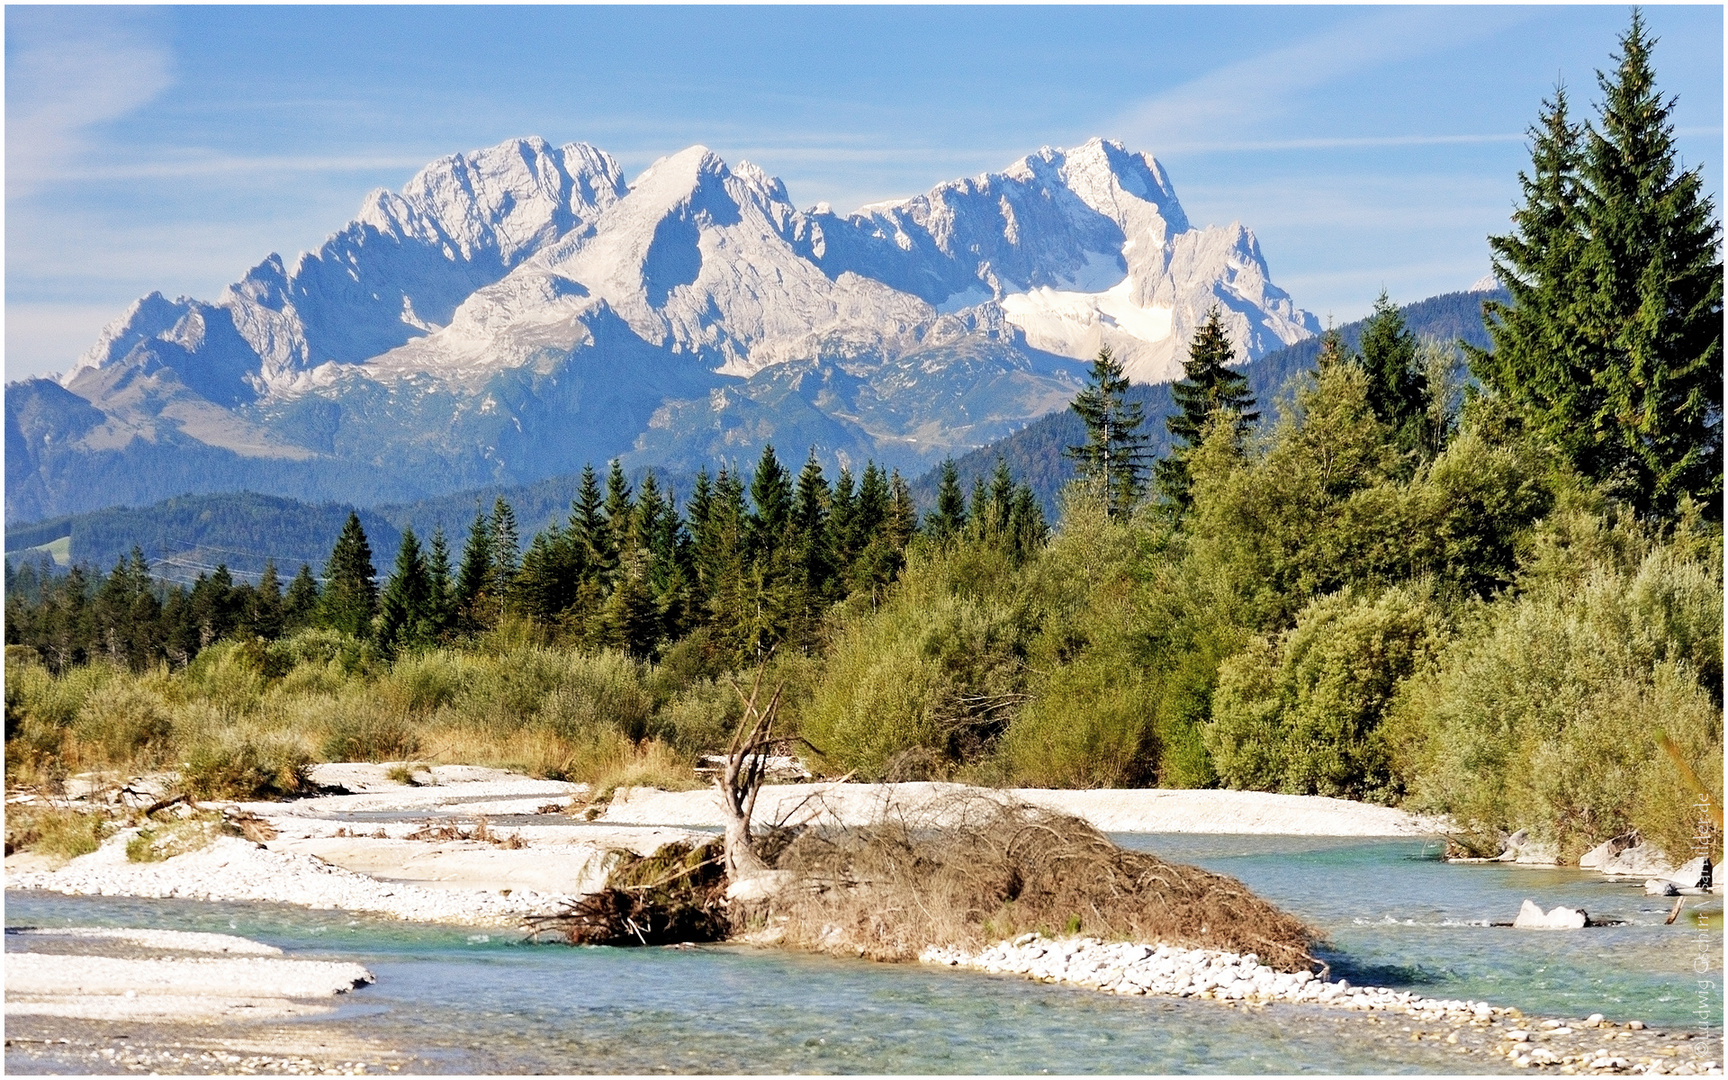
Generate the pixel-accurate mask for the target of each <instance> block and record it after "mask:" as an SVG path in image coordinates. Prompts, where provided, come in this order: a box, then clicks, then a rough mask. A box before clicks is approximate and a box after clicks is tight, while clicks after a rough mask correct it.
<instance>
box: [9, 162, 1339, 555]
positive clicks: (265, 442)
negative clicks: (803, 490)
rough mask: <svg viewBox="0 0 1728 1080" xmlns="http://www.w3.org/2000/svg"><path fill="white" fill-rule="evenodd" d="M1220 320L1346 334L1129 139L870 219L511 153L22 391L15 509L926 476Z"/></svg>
mask: <svg viewBox="0 0 1728 1080" xmlns="http://www.w3.org/2000/svg"><path fill="white" fill-rule="evenodd" d="M1214 304H1216V305H1218V306H1220V308H1221V309H1222V310H1223V311H1224V312H1225V316H1226V322H1227V324H1228V326H1229V328H1230V332H1231V334H1232V337H1233V338H1234V339H1235V340H1236V341H1237V343H1238V347H1239V350H1240V351H1241V352H1242V353H1243V355H1244V357H1245V358H1249V359H1251V358H1253V357H1256V356H1259V355H1261V354H1263V353H1265V352H1267V351H1269V350H1270V349H1272V348H1276V347H1280V346H1282V345H1286V344H1289V343H1291V342H1294V341H1297V340H1301V339H1302V338H1304V337H1306V336H1308V335H1310V334H1312V333H1313V332H1315V331H1316V330H1317V329H1318V325H1317V323H1316V322H1315V320H1314V318H1313V316H1311V315H1309V314H1307V313H1306V312H1303V311H1301V310H1300V309H1298V308H1296V307H1295V306H1294V304H1293V303H1292V302H1291V301H1290V298H1289V297H1288V295H1286V294H1285V293H1284V292H1283V291H1282V290H1279V289H1278V288H1276V286H1274V285H1272V284H1271V282H1270V274H1269V272H1268V270H1267V268H1266V263H1265V259H1264V257H1263V256H1262V254H1261V252H1260V250H1259V247H1258V244H1257V242H1256V241H1255V239H1254V236H1253V234H1252V233H1251V232H1250V231H1248V230H1247V229H1245V228H1243V227H1242V226H1240V225H1236V224H1233V225H1231V226H1228V227H1224V228H1205V229H1197V228H1195V227H1193V226H1192V225H1191V224H1190V223H1189V221H1188V218H1187V216H1186V214H1185V213H1184V212H1183V211H1182V208H1181V205H1180V203H1179V202H1178V201H1177V199H1176V195H1175V192H1174V189H1173V187H1172V186H1171V184H1170V181H1169V179H1168V177H1167V175H1166V174H1165V172H1164V170H1163V168H1162V166H1160V165H1159V163H1158V162H1157V161H1156V160H1155V159H1153V158H1151V157H1150V156H1149V155H1145V154H1136V153H1132V152H1130V151H1128V150H1127V149H1125V148H1124V147H1122V146H1121V145H1120V144H1118V143H1114V142H1107V141H1103V140H1098V139H1094V140H1092V141H1091V142H1088V143H1086V144H1084V145H1083V146H1081V147H1078V148H1075V149H1073V150H1070V151H1060V150H1051V149H1048V148H1047V149H1044V150H1041V151H1039V152H1038V153H1036V154H1033V155H1029V156H1027V157H1025V158H1023V159H1021V160H1020V161H1018V162H1016V163H1015V164H1013V165H1012V166H1010V167H1009V168H1008V169H1006V170H1004V171H1002V172H1000V173H990V174H985V175H982V176H978V177H972V178H968V179H963V180H957V181H952V182H949V183H945V184H940V185H938V186H937V187H935V188H933V189H932V190H931V191H930V192H928V193H926V194H924V195H920V196H917V197H915V198H913V199H908V200H902V201H898V202H892V203H884V204H877V205H874V206H869V207H865V208H863V209H861V210H860V211H858V212H857V213H854V214H850V215H844V216H842V215H839V214H835V213H834V212H833V211H832V210H829V209H827V208H825V207H817V208H814V209H810V210H799V209H797V208H796V207H794V206H793V204H792V203H791V202H790V200H789V199H788V197H787V193H786V189H785V186H784V185H783V184H782V183H781V182H780V181H779V180H777V179H775V178H773V177H771V176H769V175H768V174H767V173H765V172H763V171H762V170H761V169H759V168H757V167H756V166H754V165H751V164H749V163H747V162H740V163H738V164H737V165H736V166H729V165H728V164H727V163H726V162H724V161H722V160H721V159H720V158H719V157H718V156H716V155H715V154H713V153H712V152H711V151H708V150H707V149H705V148H703V147H699V146H698V147H691V148H689V149H687V150H684V151H681V152H679V153H677V154H673V155H670V156H668V157H666V158H662V159H660V160H659V161H657V162H655V163H654V164H653V165H652V166H650V167H649V168H648V169H647V170H645V171H644V172H643V173H642V174H641V175H640V176H638V177H636V178H635V179H634V180H632V181H630V182H629V183H626V182H625V180H624V177H623V173H622V170H621V169H620V167H619V166H618V164H617V162H616V161H615V160H613V159H612V158H611V157H610V156H608V155H607V154H605V153H604V152H603V151H600V150H598V149H596V148H594V147H592V146H588V145H586V144H582V143H573V144H570V145H567V146H562V147H554V146H552V145H551V144H549V143H547V142H546V141H545V140H543V139H537V138H534V139H520V140H512V141H509V142H506V143H502V144H500V145H498V146H495V147H491V148H489V149H486V150H481V151H477V152H475V153H472V154H466V155H453V156H451V157H447V158H442V159H440V160H439V161H436V162H433V163H432V164H430V165H428V166H427V167H426V168H425V169H423V170H422V171H421V172H420V173H419V174H418V175H416V176H415V177H414V178H413V179H412V180H411V181H410V182H409V183H408V184H407V185H406V186H405V187H404V188H403V190H402V191H401V192H400V193H391V192H387V191H376V192H373V193H372V194H371V195H369V196H367V198H366V200H365V202H364V203H363V205H362V207H361V211H360V213H359V214H358V215H357V216H356V218H355V219H354V220H353V221H352V222H350V223H349V224H348V225H347V226H346V227H344V228H343V229H342V230H341V231H339V232H337V233H335V234H333V235H332V236H331V237H330V238H329V239H328V240H327V241H326V242H325V243H324V244H323V245H322V246H321V247H320V248H319V249H318V250H317V251H314V252H311V253H307V254H303V255H301V256H300V257H299V258H297V259H295V260H293V261H292V262H289V261H286V260H283V259H281V258H280V257H279V256H275V255H272V256H270V257H269V258H267V259H266V260H264V261H263V262H262V263H260V264H259V265H258V266H257V267H254V268H253V269H252V270H251V271H249V272H248V273H247V274H246V275H245V276H244V277H243V278H242V279H241V280H240V281H239V282H237V283H235V284H234V285H232V286H230V287H229V288H228V289H226V290H225V291H224V292H223V294H222V295H221V296H220V297H218V298H217V299H216V300H214V301H210V302H205V301H200V300H194V299H190V298H181V299H178V300H172V301H170V300H168V299H166V298H164V297H163V296H161V295H160V294H155V293H153V294H151V295H150V296H147V297H144V298H143V299H141V300H139V301H138V302H137V303H136V304H134V305H133V307H132V308H131V309H130V310H129V311H128V312H127V313H126V314H125V315H124V316H122V317H121V318H119V319H117V320H116V321H115V322H114V323H113V324H111V325H110V326H109V327H108V328H107V329H106V330H105V331H104V332H103V334H102V336H101V337H100V339H99V340H98V341H97V342H96V344H95V345H93V346H92V347H91V349H90V350H89V351H88V352H86V353H85V355H84V356H83V357H81V358H80V359H79V361H78V362H77V363H76V364H75V365H74V366H73V367H72V368H71V369H70V370H69V371H68V372H67V373H66V375H65V376H63V377H62V378H61V379H60V380H59V381H58V382H57V383H55V382H50V381H48V380H30V381H27V382H24V383H18V384H13V385H12V386H11V387H9V388H8V393H7V402H6V405H7V407H6V424H7V430H6V438H7V518H8V520H14V521H15V520H20V519H28V518H32V517H44V516H49V515H52V514H59V513H69V512H74V511H76V510H80V509H88V508H92V507H96V506H105V505H115V504H122V503H133V504H136V503H142V502H149V501H153V500H155V499H157V498H162V497H166V496H170V495H175V494H180V493H182V492H185V491H198V490H205V491H211V490H223V489H229V490H232V489H239V488H250V489H253V490H259V491H265V492H269V493H272V494H279V495H288V496H294V497H299V498H320V499H323V498H337V499H343V500H348V501H360V502H378V501H384V500H389V499H409V498H418V497H423V496H426V495H429V494H437V493H439V492H442V491H451V490H458V489H461V488H463V487H470V486H475V485H479V484H485V483H494V482H503V481H509V482H525V481H531V480H534V479H537V478H539V477H542V476H551V475H556V474H558V473H561V472H565V471H569V470H570V469H572V468H577V467H579V466H580V464H581V463H582V462H584V461H588V460H604V459H606V458H609V457H612V456H620V455H621V456H623V457H624V458H625V459H626V462H627V463H628V464H630V465H633V466H637V465H654V466H660V467H666V468H671V469H679V470H685V469H694V468H696V467H700V466H702V465H708V466H710V467H712V466H713V465H714V464H717V463H721V462H725V461H728V460H733V459H736V458H739V457H754V455H755V453H756V451H757V450H758V449H759V448H760V445H761V443H762V442H764V441H768V440H773V441H775V442H777V443H778V444H779V445H780V446H781V447H782V448H783V450H784V451H785V452H786V453H787V455H788V456H801V455H802V453H803V451H804V450H805V448H807V447H814V448H816V450H817V452H818V454H819V455H820V456H821V457H822V458H823V459H824V460H825V461H826V462H828V463H829V464H831V465H839V464H857V463H861V462H862V460H863V459H864V458H866V457H874V458H876V459H877V460H882V461H887V462H889V463H894V464H900V465H904V466H906V467H908V468H913V469H918V470H921V469H922V468H923V467H926V466H927V465H928V464H929V463H930V462H932V461H934V460H938V459H940V458H941V457H942V456H944V455H946V454H949V453H954V452H964V451H965V450H967V449H970V448H972V447H976V446H980V445H983V444H985V443H988V442H990V441H992V440H994V439H996V438H1000V437H1001V436H1003V435H1005V434H1007V433H1008V432H1010V431H1012V430H1014V429H1015V428H1017V427H1019V426H1020V425H1023V424H1024V423H1026V422H1027V421H1029V420H1031V419H1033V418H1035V417H1037V416H1040V415H1043V414H1044V413H1047V412H1049V411H1051V410H1052V409H1055V408H1059V407H1061V406H1062V405H1064V404H1066V402H1067V401H1068V400H1069V399H1070V398H1071V397H1072V396H1073V393H1074V391H1075V390H1076V389H1077V388H1078V386H1079V385H1080V382H1081V380H1082V378H1083V374H1084V361H1085V360H1087V359H1089V358H1090V357H1091V356H1092V355H1093V354H1095V352H1096V351H1097V349H1098V347H1099V346H1100V345H1104V344H1108V345H1110V346H1111V347H1112V348H1113V349H1115V350H1116V351H1117V352H1118V354H1119V355H1121V356H1123V357H1124V359H1125V360H1126V362H1127V364H1128V367H1129V371H1130V373H1131V374H1132V375H1133V376H1134V377H1135V378H1136V379H1138V380H1139V381H1142V382H1158V381H1165V380H1168V379H1169V378H1172V377H1174V376H1176V375H1179V374H1180V363H1179V359H1178V357H1179V355H1180V352H1181V348H1182V346H1183V345H1184V344H1185V342H1186V340H1187V338H1188V336H1189V335H1190V334H1191V332H1192V329H1193V327H1194V326H1195V325H1196V324H1197V323H1198V321H1199V320H1200V319H1201V318H1203V317H1204V314H1205V311H1206V310H1207V309H1208V308H1209V307H1211V306H1213V305H1214Z"/></svg>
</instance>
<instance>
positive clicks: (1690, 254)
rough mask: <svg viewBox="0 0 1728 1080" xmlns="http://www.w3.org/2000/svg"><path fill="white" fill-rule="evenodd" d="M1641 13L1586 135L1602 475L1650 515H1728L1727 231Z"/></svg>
mask: <svg viewBox="0 0 1728 1080" xmlns="http://www.w3.org/2000/svg"><path fill="white" fill-rule="evenodd" d="M1654 44H1655V40H1654V39H1653V38H1652V37H1650V35H1649V33H1648V30H1647V29H1646V27H1645V26H1644V19H1643V15H1642V14H1641V13H1640V12H1639V11H1638V10H1637V9H1636V8H1635V9H1633V12H1632V24H1631V26H1630V27H1629V28H1628V29H1627V31H1626V33H1625V34H1624V35H1622V36H1621V38H1620V52H1619V55H1618V56H1617V57H1615V61H1616V63H1615V67H1614V70H1613V71H1612V72H1609V73H1603V72H1598V73H1597V82H1598V84H1599V85H1600V87H1601V90H1602V101H1601V104H1600V105H1599V106H1598V108H1597V123H1592V124H1587V125H1586V126H1585V130H1584V147H1583V153H1582V155H1581V160H1580V166H1579V175H1580V179H1581V180H1582V184H1581V192H1580V199H1579V217H1580V218H1581V220H1582V224H1583V232H1584V236H1585V237H1586V238H1587V239H1586V241H1585V243H1584V245H1583V250H1582V252H1581V255H1580V265H1579V272H1580V276H1581V278H1582V285H1583V289H1584V294H1583V296H1582V298H1581V303H1580V305H1579V320H1580V323H1581V327H1580V329H1581V331H1582V336H1583V338H1584V342H1585V345H1586V347H1587V348H1588V349H1589V350H1590V352H1591V353H1593V354H1595V358H1596V359H1597V361H1598V362H1597V364H1596V366H1595V367H1594V371H1595V372H1596V386H1597V388H1598V394H1597V395H1596V397H1597V400H1596V401H1595V402H1594V403H1593V404H1595V406H1596V409H1597V412H1596V415H1595V416H1594V417H1592V419H1593V421H1594V424H1593V428H1594V431H1595V434H1596V439H1597V447H1596V449H1597V455H1596V457H1597V460H1596V461H1595V462H1594V469H1593V474H1594V475H1595V476H1596V477H1597V478H1598V479H1599V480H1600V481H1602V482H1603V483H1605V484H1606V485H1607V486H1608V488H1609V489H1610V490H1611V491H1613V492H1615V493H1616V494H1619V495H1621V496H1622V497H1623V498H1625V499H1626V500H1627V501H1629V502H1631V503H1632V504H1633V505H1634V506H1635V507H1636V508H1637V509H1638V510H1639V511H1641V512H1644V513H1656V514H1670V513H1672V512H1673V511H1674V509H1675V506H1676V503H1677V502H1678V501H1679V500H1680V499H1681V497H1682V496H1687V495H1690V496H1692V497H1693V498H1695V499H1698V500H1701V501H1702V502H1703V503H1704V504H1705V506H1706V507H1709V508H1710V509H1711V511H1712V512H1714V513H1718V514H1719V513H1720V500H1719V498H1718V497H1719V496H1720V495H1721V493H1722V260H1721V249H1720V247H1719V241H1720V238H1721V231H1722V230H1721V226H1720V224H1719V222H1717V220H1716V218H1715V207H1714V205H1713V204H1712V202H1711V200H1710V198H1709V196H1708V195H1707V194H1706V193H1705V190H1704V180H1703V174H1702V171H1701V169H1700V168H1699V167H1694V168H1692V169H1689V170H1684V171H1682V170H1681V169H1680V168H1679V164H1678V160H1677V159H1678V151H1677V148H1676V147H1675V144H1674V124H1673V120H1672V117H1673V112H1674V106H1675V103H1676V99H1674V98H1667V99H1664V98H1663V96H1662V95H1661V94H1660V93H1659V92H1658V91H1657V89H1656V74H1655V70H1654V69H1653V67H1652V66H1651V62H1650V50H1651V47H1652V46H1653V45H1654Z"/></svg>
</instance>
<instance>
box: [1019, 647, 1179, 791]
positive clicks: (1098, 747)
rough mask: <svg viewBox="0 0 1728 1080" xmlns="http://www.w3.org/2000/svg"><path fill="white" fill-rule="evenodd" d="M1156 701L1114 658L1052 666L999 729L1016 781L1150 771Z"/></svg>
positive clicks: (1075, 784) (1066, 783) (1101, 783)
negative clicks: (1028, 699) (1003, 732)
mask: <svg viewBox="0 0 1728 1080" xmlns="http://www.w3.org/2000/svg"><path fill="white" fill-rule="evenodd" d="M1155 715H1156V701H1155V700H1153V699H1152V697H1151V695H1149V694H1148V693H1147V687H1146V685H1145V679H1144V677H1143V676H1142V675H1141V673H1140V672H1139V671H1137V670H1135V669H1134V668H1132V667H1125V666H1122V665H1120V664H1118V663H1115V662H1113V658H1109V657H1103V656H1097V655H1088V656H1086V657H1084V658H1082V659H1080V660H1078V661H1076V662H1074V663H1071V664H1066V665H1063V666H1062V667H1060V668H1057V669H1056V670H1055V671H1053V672H1052V673H1051V675H1050V678H1049V679H1048V680H1047V681H1046V682H1045V683H1044V684H1043V685H1042V686H1041V687H1040V688H1039V693H1038V695H1037V696H1036V697H1034V698H1033V699H1032V701H1031V702H1029V703H1028V704H1027V705H1026V707H1025V708H1023V709H1022V710H1021V711H1020V714H1019V715H1018V716H1016V717H1015V718H1014V720H1013V722H1012V723H1011V724H1009V726H1008V731H1007V734H1006V735H1005V736H1004V737H1003V744H1002V754H1003V757H1004V758H1005V760H1006V763H1007V766H1008V770H1009V773H1010V775H1012V777H1013V779H1014V782H1015V783H1017V784H1021V785H1024V786H1029V787H1052V788H1093V787H1133V786H1137V785H1140V784H1144V783H1146V782H1147V781H1149V780H1150V779H1151V778H1152V775H1153V769H1154V761H1155V757H1154V740H1153V722H1154V718H1155Z"/></svg>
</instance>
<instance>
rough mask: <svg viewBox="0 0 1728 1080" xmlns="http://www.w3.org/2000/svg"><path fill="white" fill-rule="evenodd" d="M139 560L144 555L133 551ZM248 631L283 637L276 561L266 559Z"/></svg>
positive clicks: (268, 637) (254, 594) (249, 611)
mask: <svg viewBox="0 0 1728 1080" xmlns="http://www.w3.org/2000/svg"><path fill="white" fill-rule="evenodd" d="M133 550H134V552H135V553H136V555H137V557H138V558H139V559H142V558H143V555H144V553H143V552H142V551H138V550H137V549H136V548H134V549H133ZM246 631H247V633H250V634H255V635H257V636H258V637H261V638H264V639H265V640H266V641H271V640H274V639H276V638H279V637H281V636H282V579H281V578H280V577H278V576H277V574H276V560H275V559H265V560H264V570H263V572H262V573H260V574H259V575H258V587H257V588H256V589H254V590H253V592H252V598H251V603H250V604H249V606H248V609H247V612H246Z"/></svg>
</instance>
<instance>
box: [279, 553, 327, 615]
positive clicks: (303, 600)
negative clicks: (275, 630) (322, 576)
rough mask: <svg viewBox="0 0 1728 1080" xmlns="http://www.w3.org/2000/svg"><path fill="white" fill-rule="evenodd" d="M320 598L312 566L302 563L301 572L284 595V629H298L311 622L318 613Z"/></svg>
mask: <svg viewBox="0 0 1728 1080" xmlns="http://www.w3.org/2000/svg"><path fill="white" fill-rule="evenodd" d="M318 598H319V597H318V579H317V578H315V577H313V576H312V568H311V567H310V566H308V565H306V564H305V563H301V564H300V572H299V573H297V574H295V575H294V580H293V581H290V582H289V583H288V591H287V592H286V593H284V594H283V596H282V628H283V630H284V631H289V630H297V629H299V628H300V627H302V626H305V625H306V624H307V623H309V622H311V621H312V620H313V618H315V617H316V616H317V614H318Z"/></svg>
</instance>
